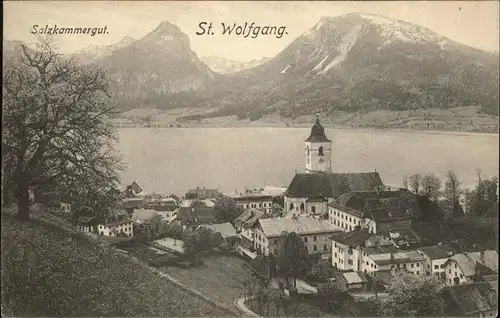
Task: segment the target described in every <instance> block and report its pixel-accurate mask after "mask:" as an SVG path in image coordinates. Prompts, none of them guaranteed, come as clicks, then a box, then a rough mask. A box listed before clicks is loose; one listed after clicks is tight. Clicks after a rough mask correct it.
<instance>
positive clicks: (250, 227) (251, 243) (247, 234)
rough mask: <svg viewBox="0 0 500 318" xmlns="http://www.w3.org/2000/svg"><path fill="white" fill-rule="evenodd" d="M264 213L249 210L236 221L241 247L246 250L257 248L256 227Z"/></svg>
mask: <svg viewBox="0 0 500 318" xmlns="http://www.w3.org/2000/svg"><path fill="white" fill-rule="evenodd" d="M262 217H264V212H262V211H260V210H257V209H252V208H251V209H247V210H246V211H245V212H243V213H242V214H241V215H240V216H238V217H237V218H236V219H235V220H234V222H233V223H234V228H235V229H236V233H237V234H238V237H239V238H240V245H241V246H243V247H245V248H250V249H254V248H255V227H256V226H257V224H258V222H259V219H260V218H262Z"/></svg>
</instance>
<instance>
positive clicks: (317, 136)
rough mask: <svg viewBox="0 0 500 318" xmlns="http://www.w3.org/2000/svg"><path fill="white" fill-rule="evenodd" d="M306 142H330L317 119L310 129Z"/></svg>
mask: <svg viewBox="0 0 500 318" xmlns="http://www.w3.org/2000/svg"><path fill="white" fill-rule="evenodd" d="M305 141H307V142H331V141H330V140H329V139H328V138H327V137H326V135H325V128H324V127H323V126H322V125H321V124H320V123H319V118H316V122H315V123H314V125H313V126H312V127H311V134H310V135H309V137H308V138H307V139H306V140H305Z"/></svg>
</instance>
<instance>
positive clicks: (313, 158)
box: [305, 114, 332, 173]
mask: <svg viewBox="0 0 500 318" xmlns="http://www.w3.org/2000/svg"><path fill="white" fill-rule="evenodd" d="M305 142H306V148H305V157H306V172H308V173H311V172H331V151H332V142H331V141H330V140H329V139H328V137H326V135H325V128H324V127H323V126H322V125H321V123H320V122H319V114H317V115H316V122H315V123H314V125H313V126H312V128H311V134H310V135H309V138H307V139H306V140H305Z"/></svg>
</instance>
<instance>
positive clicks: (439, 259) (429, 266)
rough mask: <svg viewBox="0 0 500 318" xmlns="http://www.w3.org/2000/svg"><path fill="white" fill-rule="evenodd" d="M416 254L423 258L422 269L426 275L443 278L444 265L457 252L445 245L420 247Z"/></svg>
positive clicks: (449, 245) (452, 247)
mask: <svg viewBox="0 0 500 318" xmlns="http://www.w3.org/2000/svg"><path fill="white" fill-rule="evenodd" d="M417 252H419V253H420V254H421V255H422V256H423V257H425V264H424V268H425V273H426V274H427V275H434V276H437V277H438V278H444V276H443V275H444V264H445V263H446V262H447V261H448V260H449V259H450V257H452V256H453V255H455V254H456V252H457V250H456V248H455V247H454V246H452V245H451V244H448V243H445V244H439V245H434V246H425V247H421V248H419V249H417Z"/></svg>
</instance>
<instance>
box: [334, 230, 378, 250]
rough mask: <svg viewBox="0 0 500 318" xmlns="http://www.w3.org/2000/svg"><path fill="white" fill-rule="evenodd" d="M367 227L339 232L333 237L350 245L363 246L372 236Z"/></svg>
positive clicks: (336, 240)
mask: <svg viewBox="0 0 500 318" xmlns="http://www.w3.org/2000/svg"><path fill="white" fill-rule="evenodd" d="M372 235H373V234H370V233H369V232H368V230H367V229H362V230H354V231H351V232H339V233H336V234H334V235H333V236H332V237H331V239H332V240H333V241H335V242H337V243H340V244H344V245H347V246H350V247H356V246H363V245H364V243H365V241H366V240H367V239H368V238H369V237H370V236H372Z"/></svg>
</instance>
